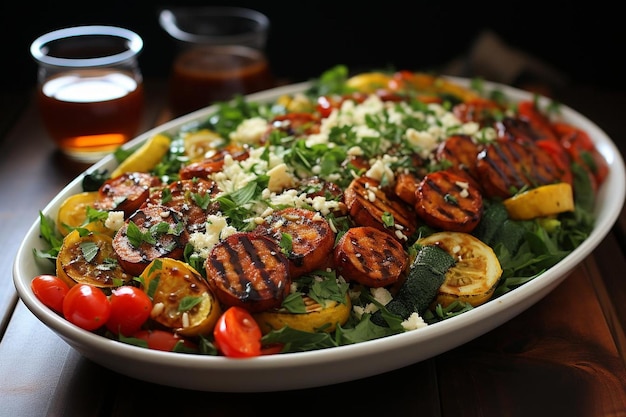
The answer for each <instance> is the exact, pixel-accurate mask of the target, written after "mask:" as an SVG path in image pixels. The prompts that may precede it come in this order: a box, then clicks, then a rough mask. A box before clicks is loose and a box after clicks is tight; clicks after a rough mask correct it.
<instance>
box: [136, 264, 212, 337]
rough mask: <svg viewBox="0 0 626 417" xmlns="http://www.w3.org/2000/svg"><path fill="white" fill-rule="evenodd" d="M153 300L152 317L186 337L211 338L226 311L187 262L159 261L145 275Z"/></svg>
mask: <svg viewBox="0 0 626 417" xmlns="http://www.w3.org/2000/svg"><path fill="white" fill-rule="evenodd" d="M141 278H142V279H143V285H144V291H146V292H147V293H148V295H149V296H150V298H152V305H153V308H152V312H151V314H150V317H151V318H152V319H153V320H155V321H157V322H158V323H160V324H162V325H163V326H165V327H168V328H170V329H172V330H173V331H174V332H176V333H178V334H180V335H183V336H198V335H209V334H210V333H211V332H212V331H213V328H214V327H215V323H216V322H217V319H218V318H219V316H220V315H221V314H222V309H221V307H220V305H219V303H218V301H217V298H215V296H214V295H213V292H212V291H211V290H210V289H209V287H208V285H207V284H206V281H205V280H204V279H203V278H202V276H201V275H200V273H199V272H198V271H196V270H195V269H193V268H192V267H191V266H190V265H188V264H186V263H185V262H182V261H179V260H176V259H171V258H159V259H155V260H154V261H152V262H151V263H150V264H149V265H148V266H147V267H146V269H145V270H144V272H143V273H142V274H141Z"/></svg>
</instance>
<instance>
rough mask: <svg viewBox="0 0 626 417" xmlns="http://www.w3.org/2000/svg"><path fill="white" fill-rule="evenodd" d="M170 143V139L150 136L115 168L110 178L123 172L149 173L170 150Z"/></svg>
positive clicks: (162, 136) (158, 135)
mask: <svg viewBox="0 0 626 417" xmlns="http://www.w3.org/2000/svg"><path fill="white" fill-rule="evenodd" d="M170 142H171V140H170V138H168V137H167V136H165V135H163V134H157V135H154V136H152V137H151V138H149V139H148V140H146V142H145V143H144V144H143V145H141V146H140V147H139V148H138V149H137V150H136V151H135V152H133V153H132V154H131V155H130V156H129V157H128V158H126V159H125V160H123V161H122V162H121V163H120V164H119V165H118V167H117V168H115V170H114V171H113V172H112V173H111V178H116V177H119V176H120V175H122V174H123V173H125V172H150V170H152V169H153V168H154V167H155V166H156V165H157V164H158V163H159V162H161V159H163V156H165V154H166V153H167V151H168V150H169V149H170Z"/></svg>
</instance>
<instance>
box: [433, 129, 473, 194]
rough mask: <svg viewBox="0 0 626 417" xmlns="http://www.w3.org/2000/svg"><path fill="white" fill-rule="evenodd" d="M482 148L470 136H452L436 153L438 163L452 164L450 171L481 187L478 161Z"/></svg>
mask: <svg viewBox="0 0 626 417" xmlns="http://www.w3.org/2000/svg"><path fill="white" fill-rule="evenodd" d="M479 152H480V146H479V145H478V144H476V143H475V142H474V141H473V140H472V138H471V137H470V136H468V135H454V136H450V137H449V138H448V139H446V140H445V141H443V142H441V143H440V144H439V146H438V147H437V150H436V151H435V157H436V159H437V161H439V162H443V161H447V162H449V163H450V164H451V167H450V168H448V170H449V171H452V172H455V173H457V174H459V175H463V176H466V177H467V181H469V182H471V183H472V185H474V186H475V187H479V185H478V182H477V178H478V174H477V172H476V161H477V157H478V153H479Z"/></svg>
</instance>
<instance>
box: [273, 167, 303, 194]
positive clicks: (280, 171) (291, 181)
mask: <svg viewBox="0 0 626 417" xmlns="http://www.w3.org/2000/svg"><path fill="white" fill-rule="evenodd" d="M267 175H268V176H269V177H270V179H269V182H268V185H267V188H269V190H270V191H272V192H279V191H282V190H284V189H286V188H289V187H293V186H295V184H296V179H295V178H294V177H293V176H292V175H291V174H290V173H289V166H287V164H285V163H284V162H283V163H281V164H278V165H276V166H275V167H274V168H272V169H270V170H269V171H267Z"/></svg>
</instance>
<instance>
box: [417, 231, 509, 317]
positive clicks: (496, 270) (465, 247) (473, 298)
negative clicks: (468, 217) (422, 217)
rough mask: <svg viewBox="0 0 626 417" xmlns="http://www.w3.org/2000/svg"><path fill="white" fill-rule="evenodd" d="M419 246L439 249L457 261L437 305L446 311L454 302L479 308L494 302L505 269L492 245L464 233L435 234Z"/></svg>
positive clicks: (442, 287) (449, 273) (451, 269)
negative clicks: (493, 298) (492, 297)
mask: <svg viewBox="0 0 626 417" xmlns="http://www.w3.org/2000/svg"><path fill="white" fill-rule="evenodd" d="M417 243H418V244H420V245H423V246H428V245H436V246H438V247H440V248H441V249H443V250H445V251H446V252H448V253H449V254H450V255H451V256H452V257H453V258H454V261H455V263H454V265H453V266H451V267H450V268H449V269H448V270H447V272H446V274H445V279H444V282H443V284H442V285H441V286H440V287H439V290H438V292H437V297H436V299H435V303H439V304H441V305H442V306H443V307H446V306H448V305H450V304H452V303H453V302H454V301H462V302H465V303H469V304H471V305H472V306H477V305H480V304H483V303H484V302H486V301H487V300H489V298H491V296H492V295H493V292H494V290H495V288H496V284H497V283H498V281H499V280H500V276H501V275H502V267H501V265H500V261H499V260H498V257H497V256H496V254H495V253H494V251H493V249H491V247H490V246H489V245H487V244H485V243H484V242H482V241H481V240H480V239H478V238H476V237H474V236H473V235H470V234H468V233H462V232H439V233H434V234H432V235H430V236H427V237H425V238H422V239H419V240H418V241H417Z"/></svg>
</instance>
